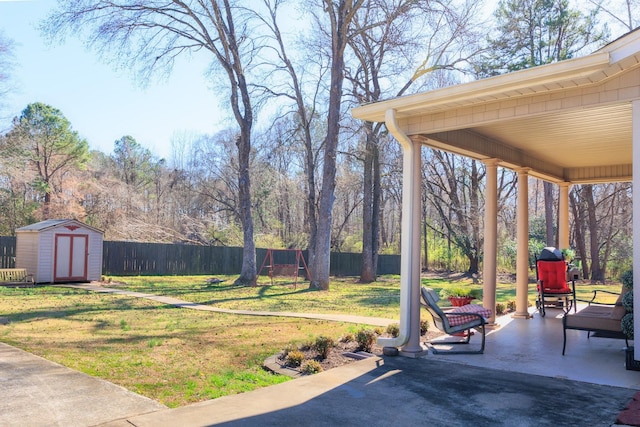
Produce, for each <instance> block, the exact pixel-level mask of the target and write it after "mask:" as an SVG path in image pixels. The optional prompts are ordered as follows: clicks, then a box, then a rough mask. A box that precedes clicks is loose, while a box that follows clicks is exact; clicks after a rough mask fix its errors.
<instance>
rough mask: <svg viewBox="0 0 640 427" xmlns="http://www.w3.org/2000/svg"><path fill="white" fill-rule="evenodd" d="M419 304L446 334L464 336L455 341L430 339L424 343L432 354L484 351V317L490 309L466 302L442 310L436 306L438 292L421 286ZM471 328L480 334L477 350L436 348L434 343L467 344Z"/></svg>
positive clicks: (487, 315)
mask: <svg viewBox="0 0 640 427" xmlns="http://www.w3.org/2000/svg"><path fill="white" fill-rule="evenodd" d="M421 294H422V298H421V300H422V301H421V304H422V305H423V306H424V307H425V308H426V309H427V311H428V312H429V314H431V317H433V322H434V324H435V326H436V328H438V329H439V330H441V331H442V332H444V333H445V334H447V335H455V334H458V335H460V334H462V335H464V338H463V339H462V340H460V339H457V340H456V341H451V340H446V341H441V342H434V341H430V342H427V343H426V344H427V345H429V347H430V348H431V350H432V351H433V353H434V354H439V353H447V354H482V353H484V343H485V336H486V331H485V325H486V323H487V320H486V318H488V317H490V316H491V310H489V309H486V308H484V307H482V306H480V305H477V304H468V305H464V306H462V307H456V308H455V309H453V310H448V311H446V312H445V311H443V310H442V309H441V308H440V307H439V306H438V301H439V300H440V297H439V296H438V293H437V292H436V291H434V290H433V289H430V288H425V287H424V286H423V287H422V288H421ZM472 329H476V330H478V331H479V332H480V333H481V334H482V344H481V346H480V349H479V350H467V351H458V350H442V349H440V350H439V349H437V348H436V347H435V346H436V345H450V344H469V342H470V340H471V335H473V333H472V331H471V330H472Z"/></svg>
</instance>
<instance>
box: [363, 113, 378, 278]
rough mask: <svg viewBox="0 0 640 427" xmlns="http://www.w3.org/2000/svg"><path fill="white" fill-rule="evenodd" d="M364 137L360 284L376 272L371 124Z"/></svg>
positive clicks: (365, 129)
mask: <svg viewBox="0 0 640 427" xmlns="http://www.w3.org/2000/svg"><path fill="white" fill-rule="evenodd" d="M364 132H365V135H366V143H365V153H364V173H363V185H362V187H363V193H364V194H363V197H362V270H361V272H360V282H361V283H371V282H373V281H375V280H376V274H375V273H376V272H375V270H374V266H373V241H374V240H375V239H376V237H375V236H374V234H373V185H374V184H373V181H374V178H373V158H374V146H375V142H374V141H373V139H374V136H373V123H371V122H366V123H365V125H364Z"/></svg>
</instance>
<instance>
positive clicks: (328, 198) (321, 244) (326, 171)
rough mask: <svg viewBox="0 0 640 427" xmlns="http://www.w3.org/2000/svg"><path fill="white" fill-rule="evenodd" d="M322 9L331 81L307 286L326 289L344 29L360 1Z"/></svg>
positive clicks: (327, 1) (330, 4)
mask: <svg viewBox="0 0 640 427" xmlns="http://www.w3.org/2000/svg"><path fill="white" fill-rule="evenodd" d="M324 3H325V12H327V13H328V14H329V20H330V22H331V82H330V92H329V105H328V111H329V114H328V115H327V135H326V137H325V140H324V164H323V167H322V190H321V191H320V201H319V205H318V230H317V236H316V244H315V251H314V259H313V262H312V264H311V275H312V276H313V280H312V281H311V284H310V287H311V288H316V289H322V290H328V289H329V273H330V262H331V221H332V218H333V216H332V211H333V202H334V201H335V188H336V155H337V151H338V138H339V136H340V104H341V101H342V84H343V82H344V50H345V47H346V45H347V38H348V34H347V30H348V27H349V24H350V22H351V20H352V19H353V14H354V13H355V11H356V10H357V9H358V8H359V7H360V6H361V5H362V1H353V0H340V1H338V2H337V4H335V3H334V2H333V1H331V0H325V1H324Z"/></svg>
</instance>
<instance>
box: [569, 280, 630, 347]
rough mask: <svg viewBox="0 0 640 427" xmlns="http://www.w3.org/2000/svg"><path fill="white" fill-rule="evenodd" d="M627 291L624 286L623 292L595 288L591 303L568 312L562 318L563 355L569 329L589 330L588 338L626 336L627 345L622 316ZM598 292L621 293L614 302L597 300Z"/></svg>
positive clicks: (624, 311)
mask: <svg viewBox="0 0 640 427" xmlns="http://www.w3.org/2000/svg"><path fill="white" fill-rule="evenodd" d="M626 292H627V289H626V288H624V287H623V289H622V292H621V293H620V294H618V293H617V292H611V291H606V290H598V289H596V290H594V291H593V298H591V300H590V301H588V303H589V305H588V307H586V308H583V309H582V310H580V311H578V312H575V313H566V314H565V315H564V317H563V318H562V330H563V343H562V355H563V356H564V352H565V349H566V348H567V329H576V330H579V331H587V339H588V338H590V337H591V333H592V332H593V333H594V334H593V335H594V336H595V335H596V334H597V335H598V336H600V337H603V338H620V339H622V338H624V340H625V342H626V345H627V347H628V346H629V341H628V338H627V336H626V335H625V334H624V333H622V325H621V323H620V322H621V321H622V317H623V316H624V315H625V314H626V309H625V308H624V306H623V305H622V297H623V296H624V294H625V293H626ZM598 293H606V294H613V295H619V296H618V299H617V301H616V302H615V303H613V304H607V303H602V302H597V301H596V300H597V299H598Z"/></svg>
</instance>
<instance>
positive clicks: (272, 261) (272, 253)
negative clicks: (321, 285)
mask: <svg viewBox="0 0 640 427" xmlns="http://www.w3.org/2000/svg"><path fill="white" fill-rule="evenodd" d="M265 268H266V269H268V273H269V278H270V279H271V285H273V278H274V277H293V278H294V283H293V288H294V289H297V287H298V274H299V272H300V270H304V272H305V274H306V278H307V279H309V280H311V273H309V268H308V267H307V263H306V261H305V260H304V255H303V254H302V250H301V249H267V253H266V254H265V256H264V260H263V261H262V267H260V271H259V272H258V275H260V274H262V271H263V270H264V269H265Z"/></svg>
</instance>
